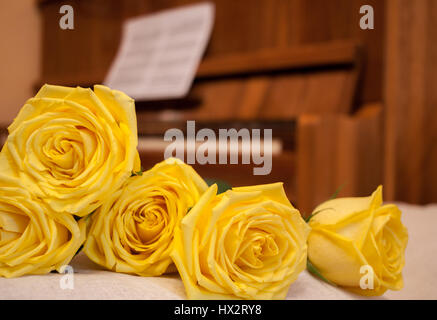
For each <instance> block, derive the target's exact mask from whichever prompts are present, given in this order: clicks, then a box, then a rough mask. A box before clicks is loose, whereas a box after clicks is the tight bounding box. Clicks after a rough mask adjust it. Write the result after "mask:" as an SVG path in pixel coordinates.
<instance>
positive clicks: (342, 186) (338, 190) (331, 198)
mask: <svg viewBox="0 0 437 320" xmlns="http://www.w3.org/2000/svg"><path fill="white" fill-rule="evenodd" d="M346 184H347V183H346V182H345V183H343V184H342V185H341V186H339V187H338V188H337V190H335V191H334V193H333V194H332V196H331V197H330V198H329V199H328V200H333V199H335V198H337V196H338V194H339V193H340V191H341V190H342V189H343V188H344V187H345V186H346Z"/></svg>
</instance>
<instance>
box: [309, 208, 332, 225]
mask: <svg viewBox="0 0 437 320" xmlns="http://www.w3.org/2000/svg"><path fill="white" fill-rule="evenodd" d="M331 209H332V208H325V209H320V210H318V211H316V212H314V213H313V214H311V215H310V216H309V217H308V218H306V219H305V222H306V223H308V222H309V221H310V219H311V218H312V217H314V216H315V215H316V214H318V213H320V212H323V211H325V210H331Z"/></svg>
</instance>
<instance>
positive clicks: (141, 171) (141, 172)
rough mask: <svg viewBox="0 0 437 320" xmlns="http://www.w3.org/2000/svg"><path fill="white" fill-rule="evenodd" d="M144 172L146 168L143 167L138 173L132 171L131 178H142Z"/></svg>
mask: <svg viewBox="0 0 437 320" xmlns="http://www.w3.org/2000/svg"><path fill="white" fill-rule="evenodd" d="M143 172H144V168H143V167H142V166H141V169H140V170H138V171H133V170H132V174H131V177H133V176H142V175H143Z"/></svg>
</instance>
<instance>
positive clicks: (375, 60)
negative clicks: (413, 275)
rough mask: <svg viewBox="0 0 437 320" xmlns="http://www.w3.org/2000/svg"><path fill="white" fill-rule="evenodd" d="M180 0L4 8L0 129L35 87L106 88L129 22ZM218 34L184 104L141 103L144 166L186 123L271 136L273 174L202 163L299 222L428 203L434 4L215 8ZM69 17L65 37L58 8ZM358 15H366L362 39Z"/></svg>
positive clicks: (376, 0) (433, 178)
mask: <svg viewBox="0 0 437 320" xmlns="http://www.w3.org/2000/svg"><path fill="white" fill-rule="evenodd" d="M195 2H198V1H181V0H160V1H157V0H126V1H121V0H109V1H108V0H106V1H103V0H87V1H85V0H82V1H80V0H77V1H56V0H52V1H50V0H45V1H31V0H26V1H3V0H2V1H1V5H0V9H1V10H0V15H1V16H0V17H1V19H0V30H1V31H0V32H1V33H2V34H1V36H2V40H3V50H2V51H1V53H0V64H1V70H2V72H1V76H0V89H1V92H2V94H1V95H0V99H1V109H0V123H1V124H2V125H3V127H5V126H7V124H8V123H10V121H12V119H13V117H14V116H15V114H16V112H17V111H18V109H19V108H20V107H21V106H22V104H23V103H24V101H25V100H26V99H27V98H29V97H30V96H32V95H33V94H34V92H35V90H37V89H38V87H39V86H40V85H41V84H43V83H51V84H60V85H68V86H75V85H81V86H90V85H92V84H94V83H101V82H102V81H103V79H104V77H105V74H106V72H107V71H108V68H109V66H110V64H111V61H112V59H113V58H114V55H115V53H116V51H117V48H118V45H119V40H120V34H121V25H122V22H123V21H124V20H125V19H126V18H129V17H133V16H136V15H141V14H147V13H152V12H156V11H159V10H162V9H166V8H171V7H176V6H181V5H185V4H190V3H195ZM213 2H214V3H215V5H216V18H215V25H214V28H213V32H212V37H211V40H210V43H209V45H208V48H207V51H206V54H205V56H204V58H203V61H202V63H201V65H200V66H199V69H198V72H197V76H196V80H195V83H194V85H193V88H192V90H191V91H190V93H189V94H188V96H187V97H186V98H184V99H180V100H161V101H137V114H138V127H139V133H140V136H141V139H143V140H142V141H143V143H142V144H141V145H142V146H143V147H142V148H140V151H141V156H142V161H143V165H144V167H145V168H147V167H149V166H151V165H152V164H153V163H155V162H157V161H159V160H160V159H162V157H163V152H162V151H160V150H151V149H148V147H147V146H148V143H147V141H148V140H147V139H149V138H153V137H155V138H160V137H162V134H163V133H164V132H165V130H166V129H167V128H173V127H180V128H181V129H183V128H184V127H185V125H186V120H188V119H192V120H196V121H197V123H196V124H198V126H197V129H200V127H202V126H203V127H208V128H215V129H218V128H232V127H235V128H243V127H246V128H272V129H273V136H274V138H275V141H279V142H280V145H281V146H282V147H281V148H280V150H277V151H275V153H274V155H273V169H272V173H271V174H270V175H268V176H253V175H252V167H253V166H251V165H250V166H248V165H227V166H223V165H205V166H200V165H197V166H196V169H197V170H199V172H200V174H202V175H203V176H205V177H220V178H221V179H223V180H226V181H229V182H230V183H231V184H232V185H244V184H253V183H267V182H273V181H284V183H285V187H286V190H287V193H288V195H289V196H290V198H291V200H292V201H293V202H294V203H295V204H297V206H298V207H299V208H301V209H302V210H303V211H304V212H307V213H308V212H310V211H311V210H312V208H314V206H315V205H316V204H317V203H319V202H321V201H324V200H325V199H327V198H328V197H329V196H330V195H331V194H332V193H333V192H334V191H335V190H336V189H337V188H338V187H339V186H340V185H344V187H343V189H342V190H341V195H342V196H348V195H367V194H370V193H371V192H372V191H373V190H374V189H375V188H376V186H377V185H378V184H384V188H385V189H384V192H385V198H386V199H388V200H400V201H407V202H412V203H419V204H424V203H429V202H437V166H436V164H437V148H436V146H437V111H436V102H437V101H436V99H437V90H435V89H434V87H435V83H437V82H436V81H435V80H437V79H435V78H436V77H437V62H436V61H437V44H436V42H435V41H433V40H435V39H436V34H435V33H436V32H437V31H436V30H437V1H433V0H415V1H411V0H238V1H235V0H217V1H213ZM63 4H70V5H72V6H73V8H74V24H75V29H74V30H62V29H60V28H59V24H58V23H59V19H60V17H61V15H60V14H59V8H60V6H61V5H63ZM362 5H371V6H372V7H373V9H374V13H375V28H374V30H361V29H360V27H359V20H360V18H361V16H362V15H361V14H360V13H359V10H360V7H361V6H362Z"/></svg>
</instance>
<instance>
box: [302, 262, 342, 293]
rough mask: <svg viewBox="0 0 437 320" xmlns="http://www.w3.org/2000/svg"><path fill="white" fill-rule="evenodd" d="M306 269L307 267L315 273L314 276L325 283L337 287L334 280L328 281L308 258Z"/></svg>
mask: <svg viewBox="0 0 437 320" xmlns="http://www.w3.org/2000/svg"><path fill="white" fill-rule="evenodd" d="M307 269H308V271H309V272H310V273H311V274H313V275H315V276H316V277H317V278H319V279H320V280H322V281H324V282H326V283H328V284H330V285H332V286H334V287H337V285H336V284H335V283H334V282H332V281H329V280H328V279H326V278H325V277H324V276H322V274H321V273H320V271H319V270H317V268H316V267H314V265H313V264H312V263H311V261H310V259H307Z"/></svg>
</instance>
